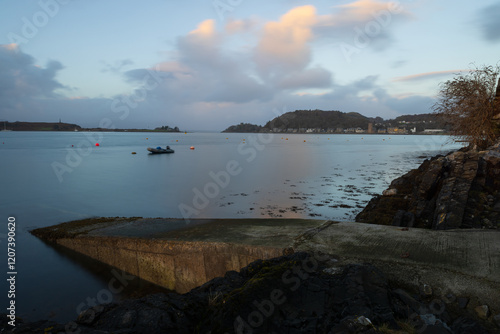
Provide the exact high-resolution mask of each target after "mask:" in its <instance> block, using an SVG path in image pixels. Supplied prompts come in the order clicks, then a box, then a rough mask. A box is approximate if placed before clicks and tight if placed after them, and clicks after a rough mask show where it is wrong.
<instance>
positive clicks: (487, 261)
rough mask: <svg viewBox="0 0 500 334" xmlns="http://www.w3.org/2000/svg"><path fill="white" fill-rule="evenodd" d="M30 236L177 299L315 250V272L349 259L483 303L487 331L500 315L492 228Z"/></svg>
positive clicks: (228, 222) (262, 224)
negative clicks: (318, 259)
mask: <svg viewBox="0 0 500 334" xmlns="http://www.w3.org/2000/svg"><path fill="white" fill-rule="evenodd" d="M32 234H34V235H35V236H38V237H39V238H41V239H42V240H45V241H47V242H49V243H55V244H57V245H61V246H63V247H66V248H69V249H72V250H75V251H77V252H80V253H82V254H85V255H87V256H90V257H92V258H94V259H96V260H99V261H101V262H104V263H107V264H110V265H112V266H115V267H117V268H118V269H121V270H124V271H126V272H128V273H131V274H134V275H136V276H138V277H141V278H143V279H146V280H148V281H151V282H153V283H155V284H158V285H161V286H164V287H166V288H169V289H172V290H176V291H178V292H180V293H185V292H188V291H192V292H193V291H197V289H201V290H203V289H205V290H206V289H208V288H207V285H208V286H211V288H214V291H215V289H216V288H215V287H214V284H215V283H213V282H214V281H215V282H217V281H220V280H224V279H227V277H228V275H229V277H231V275H235V274H231V273H236V272H237V271H240V275H241V272H246V271H248V269H245V268H249V267H252V265H254V264H255V263H261V264H262V261H271V262H272V261H278V260H273V259H276V258H277V257H279V258H283V257H284V258H287V256H288V257H290V256H292V255H293V254H294V253H296V254H317V253H320V254H326V255H327V258H328V260H327V261H326V262H327V264H322V266H323V267H322V270H323V271H322V272H329V273H332V274H334V275H336V274H339V273H343V274H342V275H344V274H345V272H346V270H347V271H348V270H355V269H353V268H354V267H352V266H353V263H354V264H360V263H366V262H368V263H370V265H369V266H370V267H365V266H366V265H360V266H361V267H359V268H364V269H359V268H358V269H356V270H361V271H363V272H364V270H372V271H374V270H380V271H381V273H383V274H382V275H384V276H385V277H387V281H388V282H389V283H390V284H391V285H394V286H398V287H402V288H406V289H409V290H410V291H419V290H421V291H423V292H422V293H423V294H424V296H426V298H430V297H432V298H434V299H436V298H438V299H439V298H441V297H443V298H445V299H446V301H447V302H449V303H451V302H450V300H452V301H453V302H452V304H453V305H454V306H453V307H455V308H456V306H457V305H458V303H459V302H460V303H461V304H464V300H466V301H467V302H466V303H465V305H466V306H465V309H467V310H468V311H470V312H472V313H473V314H476V313H477V312H479V311H478V310H481V309H482V308H484V307H487V312H486V314H487V316H486V318H487V319H488V320H489V321H490V325H491V324H492V323H494V321H495V319H496V318H495V316H497V317H498V315H499V314H500V233H499V232H498V230H485V229H483V230H470V229H467V230H465V229H457V230H445V231H433V230H427V229H418V228H401V227H397V226H384V225H374V224H364V223H347V222H334V221H326V220H301V219H200V220H193V221H191V223H190V224H189V225H186V224H185V222H184V221H183V220H182V219H163V218H140V217H132V218H123V217H109V218H93V219H86V220H81V221H73V222H68V223H63V224H59V225H55V226H50V227H46V228H41V229H36V230H33V231H32ZM304 252H305V253H304ZM283 255H284V256H283ZM254 261H255V262H254ZM282 261H285V262H286V260H282ZM265 263H269V262H265ZM269 266H270V265H269V264H268V265H265V266H264V267H263V268H261V269H262V270H271V269H269V268H268V267H269ZM354 266H356V265H354ZM266 268H267V269H266ZM346 268H350V269H346ZM367 268H369V269H367ZM373 268H377V269H373ZM245 270H246V271H245ZM247 275H248V272H247ZM247 278H248V277H247ZM248 279H250V280H251V279H252V278H248ZM365 279H366V277H365ZM278 281H279V280H278ZM275 283H276V284H277V285H279V282H275ZM197 287H198V288H197ZM204 287H205V288H204ZM193 288H194V289H193ZM211 288H210V289H211ZM241 288H242V287H241V286H240V287H238V288H237V289H241ZM191 289H193V290H191ZM429 289H430V292H429ZM205 290H203V291H205ZM192 292H189V293H188V295H189V294H191V293H192ZM226 292H227V291H226ZM207 293H208V296H209V297H210V295H211V294H212V292H207V291H205V294H207ZM229 294H230V293H229ZM426 294H427V295H426ZM182 296H184V295H182ZM221 296H222V295H220V296H219V297H221ZM446 296H447V297H446ZM450 296H452V297H450ZM219 297H216V296H215V295H211V297H210V298H215V299H218V298H219ZM240 297H241V298H243V297H242V296H240ZM238 298H239V297H238ZM245 298H251V296H246V297H245ZM412 298H413V297H412ZM241 302H242V303H245V302H247V303H249V304H251V303H252V301H251V300H242V301H241ZM407 302H408V300H407ZM455 304H456V305H455ZM476 308H479V309H478V310H476ZM87 316H88V315H87ZM84 319H85V315H84V314H82V315H81V316H80V317H79V321H80V323H83V324H86V323H85V320H84ZM86 325H96V324H95V323H93V322H89V323H87V324H86ZM499 325H500V324H499ZM257 332H258V331H257Z"/></svg>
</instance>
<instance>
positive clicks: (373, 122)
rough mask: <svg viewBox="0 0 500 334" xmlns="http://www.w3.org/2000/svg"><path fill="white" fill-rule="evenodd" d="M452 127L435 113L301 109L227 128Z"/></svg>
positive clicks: (413, 130)
mask: <svg viewBox="0 0 500 334" xmlns="http://www.w3.org/2000/svg"><path fill="white" fill-rule="evenodd" d="M448 131H449V129H448V127H447V124H446V122H444V121H443V120H441V119H440V118H439V117H438V116H436V115H435V114H417V115H404V116H399V117H397V118H395V119H391V120H384V119H382V118H381V117H375V118H370V117H366V116H363V115H361V114H359V113H343V112H340V111H324V110H297V111H293V112H288V113H285V114H283V115H281V116H278V117H276V118H274V119H273V120H271V121H269V122H267V123H266V125H264V126H260V125H255V124H250V123H240V124H238V125H233V126H230V127H229V128H227V129H226V130H224V131H223V132H267V133H269V132H271V133H337V134H342V133H349V134H363V133H366V134H377V133H379V134H384V133H387V134H446V133H448Z"/></svg>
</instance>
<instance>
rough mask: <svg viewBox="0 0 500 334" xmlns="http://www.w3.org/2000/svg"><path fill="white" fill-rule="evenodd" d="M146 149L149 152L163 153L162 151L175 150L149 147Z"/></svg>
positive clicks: (170, 151) (169, 151) (171, 151)
mask: <svg viewBox="0 0 500 334" xmlns="http://www.w3.org/2000/svg"><path fill="white" fill-rule="evenodd" d="M148 151H149V152H151V154H164V153H174V152H175V151H174V150H172V149H165V148H151V147H148Z"/></svg>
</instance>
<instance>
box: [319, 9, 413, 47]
mask: <svg viewBox="0 0 500 334" xmlns="http://www.w3.org/2000/svg"><path fill="white" fill-rule="evenodd" d="M333 8H334V9H336V11H335V12H333V13H331V14H327V15H322V16H320V17H318V21H317V24H316V25H315V28H314V32H315V33H316V34H317V35H318V36H322V37H323V38H330V39H333V40H334V41H335V42H337V43H346V44H349V45H355V46H356V47H358V48H359V47H361V46H362V47H369V48H371V49H373V50H375V51H382V50H386V49H387V48H388V47H389V46H391V45H392V44H393V42H394V37H393V33H392V31H393V30H395V29H396V28H397V24H398V23H399V22H401V21H404V20H408V19H410V18H412V14H411V13H410V12H409V11H407V10H406V9H405V8H404V7H403V6H402V5H401V3H399V2H378V1H374V0H359V1H355V2H352V3H348V4H345V5H340V6H335V7H333Z"/></svg>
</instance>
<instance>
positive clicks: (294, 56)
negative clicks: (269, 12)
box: [254, 5, 316, 77]
mask: <svg viewBox="0 0 500 334" xmlns="http://www.w3.org/2000/svg"><path fill="white" fill-rule="evenodd" d="M315 23H316V9H315V8H314V6H311V5H308V6H302V7H297V8H294V9H292V10H290V11H289V12H288V13H286V14H285V15H283V16H282V17H281V18H280V20H279V21H278V22H268V23H267V24H266V25H265V26H264V28H263V30H262V34H261V37H260V41H259V43H258V45H257V47H256V50H255V56H254V59H255V62H256V64H257V68H258V70H259V72H260V74H261V76H263V77H272V76H276V75H281V74H282V72H287V71H293V70H302V69H304V68H305V67H306V66H307V65H308V64H309V62H310V61H311V49H310V47H309V45H308V42H309V41H310V40H311V39H312V37H313V34H312V27H313V25H314V24H315Z"/></svg>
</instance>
